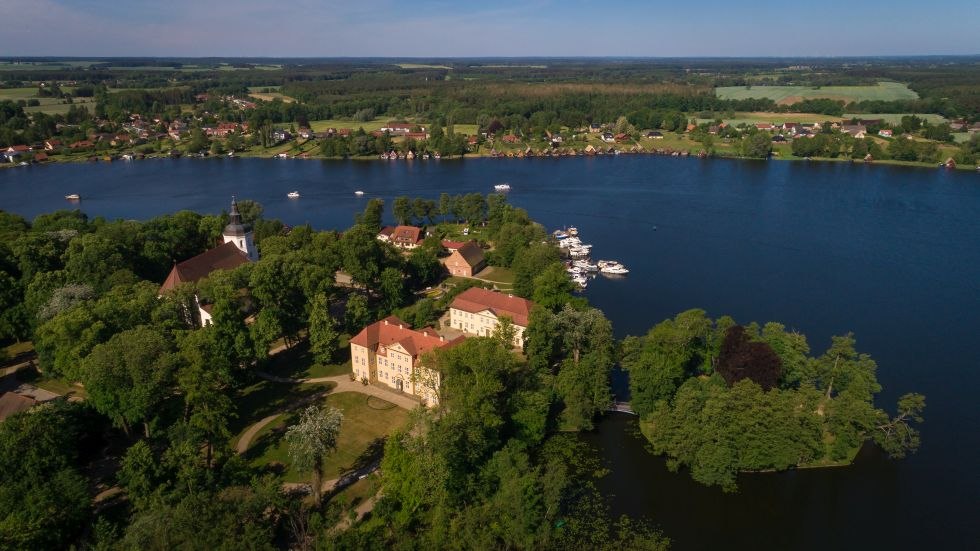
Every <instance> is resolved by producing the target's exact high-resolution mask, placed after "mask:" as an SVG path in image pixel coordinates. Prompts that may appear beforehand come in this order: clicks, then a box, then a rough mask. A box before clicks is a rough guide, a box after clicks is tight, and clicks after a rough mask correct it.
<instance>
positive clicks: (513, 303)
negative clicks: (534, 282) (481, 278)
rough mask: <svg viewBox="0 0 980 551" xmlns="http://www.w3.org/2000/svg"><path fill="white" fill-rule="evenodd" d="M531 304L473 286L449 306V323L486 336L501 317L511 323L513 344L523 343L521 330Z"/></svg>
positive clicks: (519, 345)
mask: <svg viewBox="0 0 980 551" xmlns="http://www.w3.org/2000/svg"><path fill="white" fill-rule="evenodd" d="M533 307H534V303H533V302H531V301H530V300H527V299H524V298H521V297H515V296H514V295H505V294H503V293H498V292H496V291H488V290H487V289H480V288H479V287H472V288H470V289H467V290H465V291H463V292H462V293H460V294H459V296H457V297H456V298H455V299H454V300H453V302H452V304H450V305H449V324H450V325H451V326H452V327H453V328H454V329H458V330H460V331H463V332H464V333H470V334H473V335H477V336H481V337H486V336H490V335H493V332H494V331H495V330H496V329H497V325H498V324H499V323H500V318H503V317H506V318H510V321H511V323H513V324H514V329H515V330H516V331H515V334H514V346H517V347H523V346H524V331H525V330H526V329H527V325H528V319H529V318H530V316H531V308H533Z"/></svg>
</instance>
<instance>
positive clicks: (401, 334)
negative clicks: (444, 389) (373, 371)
mask: <svg viewBox="0 0 980 551" xmlns="http://www.w3.org/2000/svg"><path fill="white" fill-rule="evenodd" d="M462 339H463V337H457V338H456V339H453V340H451V341H447V340H445V339H444V338H442V337H440V336H439V334H438V333H436V330H435V329H432V328H426V329H422V330H421V331H415V330H414V329H412V328H411V326H410V325H408V324H407V323H405V322H404V321H402V320H400V319H398V318H396V317H395V316H388V317H387V318H385V319H383V320H381V321H377V322H374V323H372V324H371V325H368V326H367V327H365V328H364V329H362V330H361V332H360V333H358V334H357V335H355V336H354V337H353V338H351V340H350V343H351V344H356V345H358V346H363V347H365V348H369V349H374V348H377V347H378V346H384V347H389V346H393V345H395V344H398V345H400V346H401V347H402V348H404V349H405V350H406V351H407V352H408V353H409V354H411V355H412V356H413V357H417V356H420V355H422V354H425V353H426V352H429V351H430V350H435V349H436V348H441V347H443V346H446V345H448V344H451V343H455V342H457V341H461V340H462Z"/></svg>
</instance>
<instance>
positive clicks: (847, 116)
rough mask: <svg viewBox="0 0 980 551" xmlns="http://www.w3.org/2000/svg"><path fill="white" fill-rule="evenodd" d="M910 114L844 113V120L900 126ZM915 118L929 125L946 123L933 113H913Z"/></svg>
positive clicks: (944, 118) (942, 118) (944, 119)
mask: <svg viewBox="0 0 980 551" xmlns="http://www.w3.org/2000/svg"><path fill="white" fill-rule="evenodd" d="M911 114H912V113H870V114H869V113H864V114H862V113H844V120H851V119H881V120H883V121H885V122H887V123H888V124H900V123H901V122H902V117H906V116H908V115H911ZM915 116H916V117H919V118H920V119H925V120H926V121H928V122H929V124H942V123H944V122H947V119H946V117H944V116H942V115H936V114H934V113H927V114H924V115H923V114H919V113H915Z"/></svg>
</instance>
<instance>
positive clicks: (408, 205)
mask: <svg viewBox="0 0 980 551" xmlns="http://www.w3.org/2000/svg"><path fill="white" fill-rule="evenodd" d="M391 210H392V214H394V215H395V221H396V222H397V223H398V224H399V225H401V226H407V225H410V224H411V223H412V222H413V220H412V218H413V216H414V214H413V210H412V202H411V200H410V199H409V198H408V197H405V196H404V195H403V196H400V197H395V202H394V203H392V204H391Z"/></svg>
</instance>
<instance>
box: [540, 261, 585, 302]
mask: <svg viewBox="0 0 980 551" xmlns="http://www.w3.org/2000/svg"><path fill="white" fill-rule="evenodd" d="M574 290H575V284H574V283H573V282H572V280H571V278H570V277H569V276H568V272H567V271H565V267H564V266H562V265H561V264H560V263H557V262H553V263H551V264H549V265H548V266H547V267H546V268H545V269H544V271H542V272H541V273H540V274H539V275H538V276H537V277H535V278H534V293H533V294H532V295H531V299H532V300H533V301H534V302H535V303H537V304H540V305H541V306H543V307H545V308H548V309H550V310H554V311H557V310H558V309H560V308H561V307H562V306H565V305H566V304H568V302H569V301H570V300H571V299H572V291H574Z"/></svg>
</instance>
